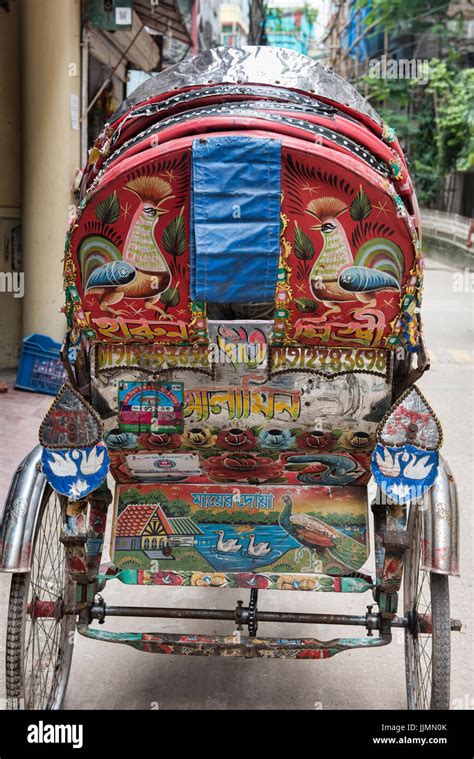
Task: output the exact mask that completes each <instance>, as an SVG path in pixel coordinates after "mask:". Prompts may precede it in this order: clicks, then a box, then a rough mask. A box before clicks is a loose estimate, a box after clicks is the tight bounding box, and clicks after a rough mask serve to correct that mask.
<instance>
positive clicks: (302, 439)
mask: <svg viewBox="0 0 474 759" xmlns="http://www.w3.org/2000/svg"><path fill="white" fill-rule="evenodd" d="M331 441H332V435H331V433H330V432H322V430H312V431H310V432H302V433H301V435H298V437H297V438H296V445H297V446H298V448H306V449H308V448H309V449H312V450H315V449H316V450H320V449H323V448H327V447H328V446H329V445H330V443H331Z"/></svg>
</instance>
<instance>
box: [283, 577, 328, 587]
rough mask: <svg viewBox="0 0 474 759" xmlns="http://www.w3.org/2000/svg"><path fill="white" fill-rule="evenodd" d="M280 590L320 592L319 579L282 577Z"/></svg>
mask: <svg viewBox="0 0 474 759" xmlns="http://www.w3.org/2000/svg"><path fill="white" fill-rule="evenodd" d="M277 587H278V589H279V590H318V589H319V582H318V578H317V577H301V576H298V575H282V576H281V577H279V578H278V582H277Z"/></svg>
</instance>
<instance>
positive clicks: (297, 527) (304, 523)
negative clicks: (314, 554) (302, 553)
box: [278, 495, 334, 552]
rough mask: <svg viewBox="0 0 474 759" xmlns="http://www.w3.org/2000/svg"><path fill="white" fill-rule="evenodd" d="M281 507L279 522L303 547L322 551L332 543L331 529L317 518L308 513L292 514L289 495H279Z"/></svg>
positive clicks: (291, 501) (291, 500) (291, 502)
mask: <svg viewBox="0 0 474 759" xmlns="http://www.w3.org/2000/svg"><path fill="white" fill-rule="evenodd" d="M281 500H282V503H283V504H284V505H283V509H282V511H281V512H280V517H279V520H278V521H279V524H280V527H282V528H283V529H284V530H286V531H287V533H288V534H289V535H291V537H292V538H295V540H297V541H298V542H299V543H301V545H303V546H305V548H314V549H316V550H317V551H319V552H321V551H324V549H326V548H331V546H333V545H334V541H333V539H332V535H331V531H330V530H329V529H327V528H326V527H325V526H324V525H323V523H322V522H320V521H319V519H316V518H315V517H311V516H309V515H308V514H293V499H292V497H291V496H290V495H283V496H281Z"/></svg>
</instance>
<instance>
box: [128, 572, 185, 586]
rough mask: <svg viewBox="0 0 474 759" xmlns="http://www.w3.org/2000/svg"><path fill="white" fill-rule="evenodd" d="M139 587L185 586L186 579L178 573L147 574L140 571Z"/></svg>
mask: <svg viewBox="0 0 474 759" xmlns="http://www.w3.org/2000/svg"><path fill="white" fill-rule="evenodd" d="M138 578H139V582H138V584H139V585H170V586H172V585H184V577H183V576H182V575H180V574H178V572H166V571H162V572H147V571H146V570H139V572H138Z"/></svg>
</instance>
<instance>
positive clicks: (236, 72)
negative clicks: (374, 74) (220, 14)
mask: <svg viewBox="0 0 474 759" xmlns="http://www.w3.org/2000/svg"><path fill="white" fill-rule="evenodd" d="M246 82H251V83H252V84H271V85H280V86H282V87H288V88H291V89H296V90H301V91H302V92H308V93H312V94H314V95H319V96H321V97H324V98H328V99H329V100H333V101H334V102H335V103H340V104H341V105H345V106H348V107H349V108H353V109H354V110H356V111H359V112H360V113H362V114H364V115H365V116H368V117H369V118H370V119H372V120H373V121H375V122H376V123H378V124H380V123H381V121H382V120H381V118H380V116H379V115H378V114H377V113H376V111H375V110H374V109H373V108H372V106H371V105H370V104H369V103H368V102H367V100H365V98H363V97H362V95H360V94H359V93H358V92H357V90H355V89H354V87H352V86H351V85H350V84H349V83H348V82H346V81H345V79H343V78H342V77H340V76H339V75H338V74H336V73H334V72H333V71H331V69H328V68H326V67H325V66H323V65H322V64H321V63H319V62H318V61H314V60H313V59H312V58H308V57H307V56H306V55H301V54H300V53H297V52H295V51H294V50H286V49H285V48H279V47H251V46H242V47H218V48H214V49H213V50H205V51H204V52H202V53H199V54H198V55H195V56H194V57H193V58H188V59H186V60H184V61H182V62H181V63H178V64H176V66H171V68H169V69H166V71H164V72H163V73H162V74H159V75H158V76H154V77H151V78H150V79H147V81H146V82H144V83H143V84H142V85H140V87H137V89H136V90H134V92H133V93H132V94H131V95H130V96H129V97H128V98H127V99H126V100H124V102H123V103H122V105H121V106H120V108H119V109H118V111H116V113H115V114H114V116H113V117H112V119H111V121H112V122H114V121H115V120H116V119H118V118H120V117H121V116H123V114H124V113H126V111H127V110H128V109H129V108H131V107H132V106H134V105H137V104H138V103H142V102H144V101H145V100H148V99H149V98H152V97H156V96H158V95H161V94H163V93H165V92H170V91H172V90H176V89H182V88H184V87H189V86H192V85H205V84H220V83H233V84H243V83H246Z"/></svg>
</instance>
